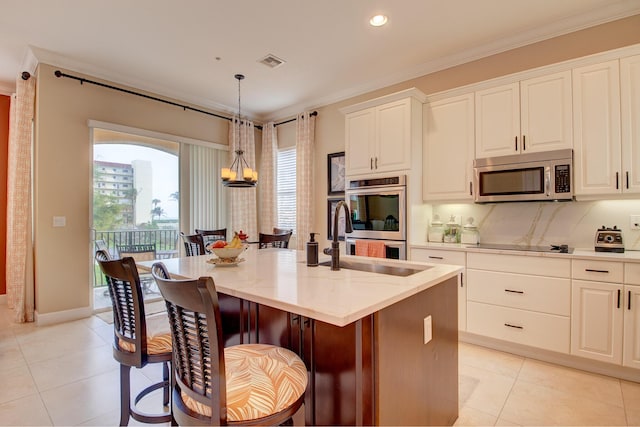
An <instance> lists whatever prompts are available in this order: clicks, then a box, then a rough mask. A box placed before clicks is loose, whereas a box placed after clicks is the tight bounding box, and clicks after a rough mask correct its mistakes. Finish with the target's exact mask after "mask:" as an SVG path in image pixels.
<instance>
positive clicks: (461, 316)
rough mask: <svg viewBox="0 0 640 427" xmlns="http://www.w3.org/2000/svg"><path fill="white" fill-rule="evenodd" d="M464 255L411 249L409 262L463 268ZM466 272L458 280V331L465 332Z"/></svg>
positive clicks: (435, 250) (455, 252)
mask: <svg viewBox="0 0 640 427" xmlns="http://www.w3.org/2000/svg"><path fill="white" fill-rule="evenodd" d="M466 258H467V256H466V253H465V252H457V251H446V250H445V251H442V250H437V249H425V248H411V253H410V259H411V261H423V262H430V263H432V264H450V265H459V266H461V267H465V265H466ZM465 276H466V270H465V271H463V272H462V275H460V276H459V278H458V330H460V331H466V330H467V285H466V284H465V281H466V277H465Z"/></svg>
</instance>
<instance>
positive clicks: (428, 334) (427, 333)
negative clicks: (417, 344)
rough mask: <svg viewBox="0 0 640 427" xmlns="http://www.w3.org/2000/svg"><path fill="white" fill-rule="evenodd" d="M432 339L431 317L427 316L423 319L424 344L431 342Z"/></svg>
mask: <svg viewBox="0 0 640 427" xmlns="http://www.w3.org/2000/svg"><path fill="white" fill-rule="evenodd" d="M432 337H433V332H432V324H431V316H427V317H425V318H424V343H425V344H426V343H428V342H429V341H431V338H432Z"/></svg>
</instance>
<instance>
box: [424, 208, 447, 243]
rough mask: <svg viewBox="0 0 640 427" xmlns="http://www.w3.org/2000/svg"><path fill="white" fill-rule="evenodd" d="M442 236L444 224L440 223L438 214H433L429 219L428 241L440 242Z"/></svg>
mask: <svg viewBox="0 0 640 427" xmlns="http://www.w3.org/2000/svg"><path fill="white" fill-rule="evenodd" d="M443 237H444V224H442V221H440V217H439V216H438V215H434V216H433V220H431V226H430V227H429V233H428V235H427V239H428V240H429V241H430V242H436V243H442V239H443Z"/></svg>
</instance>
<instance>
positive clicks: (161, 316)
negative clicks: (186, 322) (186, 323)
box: [118, 313, 172, 354]
mask: <svg viewBox="0 0 640 427" xmlns="http://www.w3.org/2000/svg"><path fill="white" fill-rule="evenodd" d="M146 321H147V354H163V353H171V351H172V346H171V328H170V326H169V318H168V317H167V313H158V314H154V315H152V316H147V317H146ZM118 344H119V345H120V348H121V349H122V350H124V351H130V352H132V353H134V352H135V351H136V345H135V344H134V343H131V342H127V341H125V340H123V339H122V338H120V339H118Z"/></svg>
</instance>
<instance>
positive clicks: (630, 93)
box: [620, 55, 640, 194]
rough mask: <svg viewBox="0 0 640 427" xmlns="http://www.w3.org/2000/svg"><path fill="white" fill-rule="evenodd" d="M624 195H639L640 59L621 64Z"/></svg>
mask: <svg viewBox="0 0 640 427" xmlns="http://www.w3.org/2000/svg"><path fill="white" fill-rule="evenodd" d="M620 85H621V95H622V99H621V101H622V103H621V106H622V110H621V113H622V121H621V124H622V173H623V177H622V179H623V182H622V191H623V192H625V193H634V194H638V193H640V55H635V56H631V57H629V58H623V59H621V60H620Z"/></svg>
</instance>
